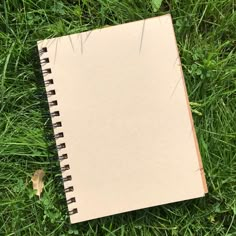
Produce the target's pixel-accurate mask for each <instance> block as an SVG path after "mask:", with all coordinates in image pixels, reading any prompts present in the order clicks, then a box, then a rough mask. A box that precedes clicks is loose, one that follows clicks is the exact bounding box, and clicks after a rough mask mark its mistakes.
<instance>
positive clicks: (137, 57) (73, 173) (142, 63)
mask: <svg viewBox="0 0 236 236" xmlns="http://www.w3.org/2000/svg"><path fill="white" fill-rule="evenodd" d="M38 51H39V55H40V62H41V67H42V74H43V77H44V82H45V88H46V93H47V99H48V104H49V108H50V113H51V119H52V123H53V129H54V134H55V140H56V145H57V149H58V157H59V161H60V165H61V171H62V176H63V180H64V187H65V195H66V199H67V205H68V212H69V215H70V221H71V223H76V222H82V221H87V220H91V219H95V218H100V217H105V216H109V215H114V214H118V213H123V212H129V211H133V210H137V209H142V208H147V207H153V206H158V205H162V204H167V203H172V202H178V201H183V200H187V199H193V198H198V197H203V196H204V195H205V193H206V192H207V185H206V181H205V177H204V172H203V166H202V161H201V157H200V152H199V147H198V142H197V139H196V134H195V130H194V125H193V119H192V115H191V109H190V105H189V101H188V96H187V92H186V87H185V81H184V77H183V72H182V68H181V62H180V58H179V54H178V50H177V44H176V39H175V34H174V29H173V24H172V19H171V15H169V14H167V15H164V16H160V17H153V18H150V19H145V20H140V21H136V22H131V23H125V24H121V25H117V26H110V27H106V28H102V29H95V30H92V31H88V32H82V33H78V34H72V35H67V36H63V37H57V38H52V39H45V40H42V41H39V42H38Z"/></svg>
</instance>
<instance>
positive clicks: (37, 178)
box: [31, 170, 45, 197]
mask: <svg viewBox="0 0 236 236" xmlns="http://www.w3.org/2000/svg"><path fill="white" fill-rule="evenodd" d="M44 175H45V173H44V171H43V170H36V171H35V172H34V175H33V176H32V178H31V180H32V182H33V189H35V190H37V192H36V195H37V196H39V197H40V195H41V193H42V191H43V187H44V183H43V177H44Z"/></svg>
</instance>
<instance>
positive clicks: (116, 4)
mask: <svg viewBox="0 0 236 236" xmlns="http://www.w3.org/2000/svg"><path fill="white" fill-rule="evenodd" d="M235 9H236V3H235V1H234V0H165V1H163V2H162V5H161V8H160V9H159V10H158V11H155V12H154V8H153V4H152V2H151V0H147V1H142V0H135V1H131V0H126V1H122V0H96V1H95V0H81V1H77V0H70V1H69V0H67V1H66V0H58V1H52V0H37V1H33V0H3V1H1V3H0V55H1V56H0V235H17V236H18V235H19V236H21V235H33V236H35V235H43V236H44V235H47V236H48V235H89V236H90V235H129V236H131V235H137V236H138V235H144V236H149V235H228V236H229V235H235V234H236V220H235V214H236V79H235V77H236V54H235V51H236V46H235V45H236V14H235ZM168 12H170V13H171V14H172V16H173V19H174V25H175V31H176V36H177V41H178V47H179V50H180V55H181V60H182V63H183V68H184V74H185V79H186V83H187V88H188V93H189V98H190V101H191V104H192V112H193V116H194V121H195V126H196V131H197V136H198V140H199V145H200V149H201V154H202V159H203V163H204V167H205V172H206V178H207V182H208V187H209V194H208V195H207V196H206V197H205V198H203V199H197V200H191V201H186V202H181V203H174V204H169V205H165V206H159V207H154V208H150V209H145V210H139V211H135V212H132V213H125V214H120V215H116V216H111V217H106V218H103V219H98V220H93V221H90V222H85V223H81V224H75V225H70V224H69V219H68V216H67V215H66V214H67V209H66V203H65V197H64V193H63V188H62V181H61V179H60V171H59V168H58V162H57V161H56V159H55V158H54V157H55V151H50V149H49V146H50V145H51V144H52V141H51V140H48V138H47V137H48V134H47V133H46V132H45V130H46V129H45V127H46V126H47V125H48V124H50V120H48V118H47V108H44V107H45V106H43V104H44V103H45V102H46V100H44V98H43V96H41V92H42V91H43V88H42V87H41V86H40V80H41V78H40V76H38V74H37V66H35V63H34V61H36V59H37V54H36V52H35V47H36V41H37V40H40V39H44V38H48V37H55V36H61V35H66V34H70V33H75V32H82V31H85V30H90V29H94V28H98V27H103V26H107V25H115V24H120V23H124V22H130V21H134V20H139V19H144V18H148V17H152V16H156V15H161V14H165V13H168ZM40 168H43V169H44V170H45V171H46V178H45V189H44V193H43V196H42V198H41V199H40V200H39V199H38V198H37V197H36V196H35V195H34V193H33V191H32V187H31V182H30V179H31V176H32V174H33V172H34V171H35V170H36V169H40Z"/></svg>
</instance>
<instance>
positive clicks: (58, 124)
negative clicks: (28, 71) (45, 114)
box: [39, 47, 78, 215]
mask: <svg viewBox="0 0 236 236" xmlns="http://www.w3.org/2000/svg"><path fill="white" fill-rule="evenodd" d="M46 52H48V49H47V48H46V47H43V48H41V49H40V50H39V55H40V57H41V56H42V55H43V54H44V53H46ZM49 61H50V60H49V58H48V57H46V58H42V59H40V64H41V65H42V66H44V67H45V66H46V64H47V63H49ZM51 73H52V70H51V68H46V69H42V74H43V76H46V75H48V74H51ZM44 82H45V86H50V85H52V84H54V81H53V79H47V80H44ZM46 93H47V96H48V97H50V96H53V95H56V91H55V90H54V89H52V90H48V91H47V92H46ZM57 105H58V102H57V100H53V101H51V102H49V107H53V106H57ZM50 114H51V117H52V118H54V117H59V116H60V112H59V111H54V112H51V113H50ZM52 126H53V128H54V129H56V128H58V127H62V122H61V121H57V122H55V123H53V124H52ZM63 137H64V133H63V132H58V133H56V134H55V135H54V138H55V139H59V138H63ZM56 147H57V149H58V150H63V149H64V148H66V144H65V143H63V142H62V143H60V144H58V145H57V146H56ZM58 158H59V161H63V160H66V159H68V155H67V154H66V153H64V154H62V155H60V156H59V157H58ZM69 169H70V165H68V164H66V165H64V166H62V167H61V171H62V172H65V171H67V170H69ZM62 180H63V182H68V181H71V180H72V176H71V175H67V176H66V177H64V178H63V179H62ZM73 191H74V188H73V186H69V187H67V188H65V193H69V192H73ZM75 202H76V199H75V197H72V198H69V199H67V204H71V203H75ZM76 213H78V209H77V208H74V209H72V210H70V211H69V215H73V214H76Z"/></svg>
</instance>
